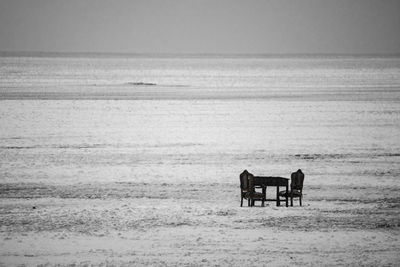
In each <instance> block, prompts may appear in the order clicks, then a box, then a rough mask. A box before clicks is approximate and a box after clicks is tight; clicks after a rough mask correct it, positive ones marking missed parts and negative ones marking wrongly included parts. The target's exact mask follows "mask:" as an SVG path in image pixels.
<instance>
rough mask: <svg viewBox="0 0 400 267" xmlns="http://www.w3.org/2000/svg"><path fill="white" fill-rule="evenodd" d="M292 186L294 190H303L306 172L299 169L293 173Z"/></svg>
mask: <svg viewBox="0 0 400 267" xmlns="http://www.w3.org/2000/svg"><path fill="white" fill-rule="evenodd" d="M290 178H291V179H290V180H291V183H290V188H291V189H292V190H293V189H295V190H300V191H301V190H303V182H304V173H303V172H302V171H301V170H300V169H299V170H297V172H294V173H292V175H291V177H290Z"/></svg>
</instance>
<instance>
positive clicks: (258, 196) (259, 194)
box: [245, 192, 264, 199]
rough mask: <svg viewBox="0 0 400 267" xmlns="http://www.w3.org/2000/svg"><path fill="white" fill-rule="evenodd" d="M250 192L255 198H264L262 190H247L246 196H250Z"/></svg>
mask: <svg viewBox="0 0 400 267" xmlns="http://www.w3.org/2000/svg"><path fill="white" fill-rule="evenodd" d="M250 194H251V195H252V198H253V199H263V198H264V195H263V193H260V192H253V193H250V192H246V193H245V197H246V198H248V197H250Z"/></svg>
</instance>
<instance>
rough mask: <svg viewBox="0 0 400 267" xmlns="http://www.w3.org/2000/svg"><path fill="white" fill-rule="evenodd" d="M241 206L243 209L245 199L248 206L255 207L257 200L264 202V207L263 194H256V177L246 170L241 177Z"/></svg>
mask: <svg viewBox="0 0 400 267" xmlns="http://www.w3.org/2000/svg"><path fill="white" fill-rule="evenodd" d="M239 178H240V198H241V199H240V206H241V207H243V199H247V205H248V206H254V202H255V201H256V200H261V201H262V204H261V205H262V206H264V201H265V196H264V194H263V193H260V192H256V190H255V188H254V175H253V174H251V173H249V172H248V171H247V170H244V171H243V172H242V173H241V174H240V176H239Z"/></svg>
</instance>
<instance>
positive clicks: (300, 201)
mask: <svg viewBox="0 0 400 267" xmlns="http://www.w3.org/2000/svg"><path fill="white" fill-rule="evenodd" d="M302 198H303V196H300V197H299V202H300V206H301V199H302Z"/></svg>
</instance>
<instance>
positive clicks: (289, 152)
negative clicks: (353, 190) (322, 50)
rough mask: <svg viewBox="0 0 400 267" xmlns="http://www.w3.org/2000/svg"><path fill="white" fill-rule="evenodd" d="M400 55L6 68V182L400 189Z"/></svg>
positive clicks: (2, 80)
mask: <svg viewBox="0 0 400 267" xmlns="http://www.w3.org/2000/svg"><path fill="white" fill-rule="evenodd" d="M399 140H400V58H399V57H377V56H365V57H361V56H358V57H355V56H354V57H352V56H297V57H283V56H282V57H266V56H264V57H256V56H248V57H244V56H243V57H239V56H230V57H223V56H209V57H207V56H181V57H173V56H166V57H156V56H138V55H137V56H110V55H97V56H93V55H91V56H86V55H80V56H77V55H75V56H74V55H69V56H55V55H52V56H46V55H44V56H40V57H39V56H3V57H0V182H1V183H2V184H10V183H11V184H12V183H20V184H22V183H45V184H79V183H83V184H91V183H120V182H130V183H134V184H135V183H137V184H143V183H155V184H163V183H166V184H180V183H185V184H199V183H202V184H213V183H218V184H224V183H228V184H238V183H239V181H238V177H239V173H240V172H241V171H243V170H244V169H247V170H249V171H250V172H253V173H254V174H257V175H279V176H285V177H289V176H290V173H291V172H292V171H295V170H297V169H299V168H301V169H302V170H303V172H304V173H305V174H306V183H307V185H312V186H319V185H321V184H323V185H330V184H333V185H337V186H338V185H346V186H349V187H360V186H397V183H398V178H399V176H400V141H399Z"/></svg>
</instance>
